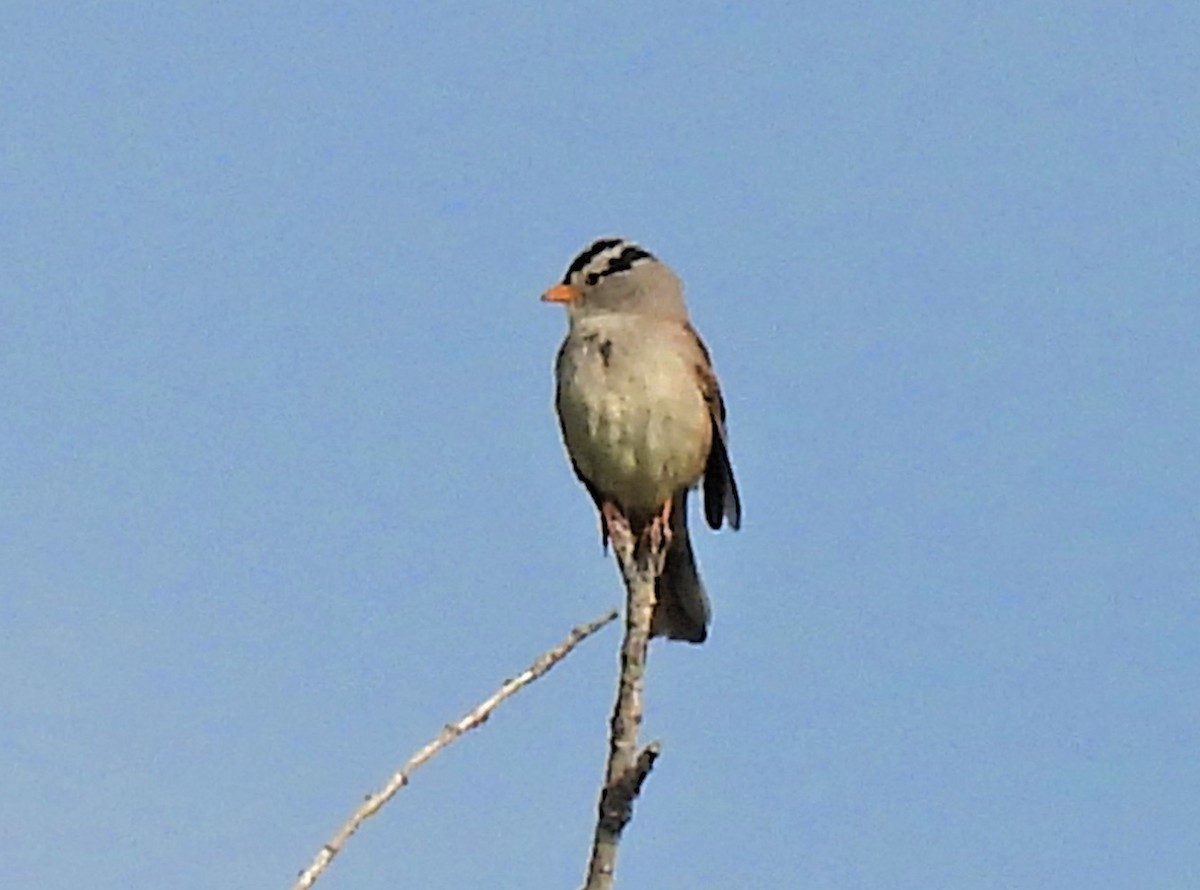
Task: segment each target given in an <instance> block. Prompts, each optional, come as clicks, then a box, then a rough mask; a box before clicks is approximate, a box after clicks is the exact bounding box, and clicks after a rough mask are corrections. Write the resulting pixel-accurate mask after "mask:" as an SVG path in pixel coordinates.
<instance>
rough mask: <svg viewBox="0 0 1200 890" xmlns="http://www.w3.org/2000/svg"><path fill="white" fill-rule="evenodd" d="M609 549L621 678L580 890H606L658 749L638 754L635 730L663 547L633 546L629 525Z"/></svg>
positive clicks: (657, 543) (616, 535)
mask: <svg viewBox="0 0 1200 890" xmlns="http://www.w3.org/2000/svg"><path fill="white" fill-rule="evenodd" d="M611 531H612V542H613V550H614V551H615V553H616V555H617V562H618V563H619V564H620V566H621V574H622V576H623V577H624V580H625V591H626V595H627V606H626V609H625V638H624V640H623V641H622V643H621V678H620V680H619V682H618V685H617V702H616V705H615V706H614V707H613V714H612V720H611V723H610V726H609V740H608V742H609V746H608V763H607V766H606V769H605V776H604V787H603V789H602V790H601V792H600V805H599V808H598V809H599V812H598V814H597V818H596V831H595V835H594V836H593V839H592V853H591V857H590V859H589V861H588V872H587V881H586V883H585V884H584V887H583V890H610V888H611V887H612V885H613V873H614V871H615V869H616V865H617V845H618V844H619V843H620V840H621V832H622V831H623V830H624V828H625V826H626V825H627V824H628V823H629V820H630V819H631V818H633V801H634V799H635V798H636V797H637V796H638V793H639V792H640V791H641V790H642V783H643V782H645V781H646V777H647V776H648V775H649V774H650V770H651V769H652V768H653V766H654V761H655V760H656V759H657V757H658V754H659V750H660V746H659V744H658V742H652V743H651V744H650V745H648V746H647V747H646V748H645V749H643V750H642V751H641V752H639V751H638V750H637V746H638V740H637V737H638V728H639V727H640V726H641V722H642V686H643V682H644V679H645V674H646V651H647V649H648V647H649V643H650V619H651V616H652V615H653V614H654V584H655V581H656V580H657V579H658V576H659V575H661V574H662V570H663V561H664V557H665V553H666V548H665V546H664V545H663V542H662V541H658V540H653V541H651V542H648V543H647V542H642V543H644V544H646V546H638V544H636V543H635V541H634V538H633V534H632V532H630V530H629V528H628V526H625V527H613V528H612V529H611Z"/></svg>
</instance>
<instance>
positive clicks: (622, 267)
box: [600, 244, 654, 275]
mask: <svg viewBox="0 0 1200 890" xmlns="http://www.w3.org/2000/svg"><path fill="white" fill-rule="evenodd" d="M652 259H654V256H653V255H652V254H651V253H650V252H649V251H647V250H642V249H641V248H640V247H638V246H637V245H636V244H631V245H629V246H628V247H626V248H625V249H624V250H622V251H621V253H620V254H619V255H618V256H615V257H613V258H612V260H611V261H610V262H609V264H608V266H607V267H606V268H605V269H604V271H603V272H601V273H600V274H601V275H611V274H613V273H614V272H625V271H628V270H629V269H632V268H633V264H634V263H636V262H637V261H638V260H652Z"/></svg>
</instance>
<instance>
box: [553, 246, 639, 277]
mask: <svg viewBox="0 0 1200 890" xmlns="http://www.w3.org/2000/svg"><path fill="white" fill-rule="evenodd" d="M654 260H655V256H654V254H652V253H650V251H648V250H643V249H642V248H641V247H639V246H638V245H636V244H634V243H633V242H632V241H627V240H625V239H624V238H599V239H597V240H596V241H593V242H592V243H591V244H589V245H588V246H587V247H585V248H584V249H583V251H582V252H580V254H579V256H577V257H575V259H573V260H572V261H571V265H569V266H567V272H566V274H565V275H563V280H562V283H563V284H574V285H579V284H588V285H593V284H596V282H598V281H599V280H600V279H601V278H605V277H607V276H609V275H612V274H614V273H616V272H628V271H629V270H630V269H632V268H633V267H634V266H636V265H638V264H639V263H645V262H653V261H654Z"/></svg>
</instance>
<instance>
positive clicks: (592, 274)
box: [587, 272, 600, 284]
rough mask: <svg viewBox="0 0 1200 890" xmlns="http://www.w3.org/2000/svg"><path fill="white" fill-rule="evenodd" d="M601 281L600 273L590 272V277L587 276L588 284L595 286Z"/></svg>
mask: <svg viewBox="0 0 1200 890" xmlns="http://www.w3.org/2000/svg"><path fill="white" fill-rule="evenodd" d="M599 280H600V273H599V272H588V275H587V283H588V284H595V283H596V282H597V281H599Z"/></svg>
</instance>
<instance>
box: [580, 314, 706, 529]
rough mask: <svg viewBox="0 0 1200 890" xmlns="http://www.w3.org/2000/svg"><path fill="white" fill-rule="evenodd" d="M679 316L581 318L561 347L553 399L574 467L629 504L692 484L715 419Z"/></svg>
mask: <svg viewBox="0 0 1200 890" xmlns="http://www.w3.org/2000/svg"><path fill="white" fill-rule="evenodd" d="M683 333H684V329H683V328H682V327H681V326H680V324H679V323H678V322H666V321H658V320H656V319H646V318H637V317H633V318H620V317H613V316H605V317H600V318H595V319H580V320H577V321H576V323H575V324H574V325H573V326H572V330H571V332H570V333H569V334H568V336H567V340H566V342H564V344H563V348H562V351H561V352H560V354H559V369H558V370H559V375H558V379H559V383H558V394H557V407H558V412H559V417H560V419H561V422H562V429H563V436H564V438H565V439H566V445H567V448H568V449H569V451H570V452H571V456H572V458H573V459H574V461H575V465H576V467H577V468H578V469H579V472H580V473H582V474H583V475H584V476H585V477H586V478H587V479H588V481H590V482H591V483H592V484H593V485H594V486H595V487H596V488H597V489H599V491H600V492H601V493H602V494H604V495H606V496H608V497H612V498H615V499H616V500H617V501H618V502H619V503H620V504H621V505H622V506H624V507H625V508H626V509H629V510H636V511H646V512H649V511H653V510H657V509H658V508H659V507H661V506H662V504H663V502H664V501H666V500H667V499H668V498H670V497H671V496H672V495H674V494H675V493H676V492H678V491H680V490H681V489H683V488H687V487H690V486H692V485H695V484H696V482H698V481H699V479H700V476H701V474H702V473H703V471H704V466H705V462H706V461H707V459H708V452H709V448H710V447H711V445H712V422H711V420H710V418H709V415H708V407H707V405H706V404H705V402H704V398H703V395H702V393H701V392H700V388H699V385H698V382H697V378H696V370H695V356H693V355H692V351H689V350H688V349H687V348H686V347H687V346H688V345H690V344H688V343H687V341H686V339H684V338H681V337H680V336H679V335H680V334H683Z"/></svg>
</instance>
